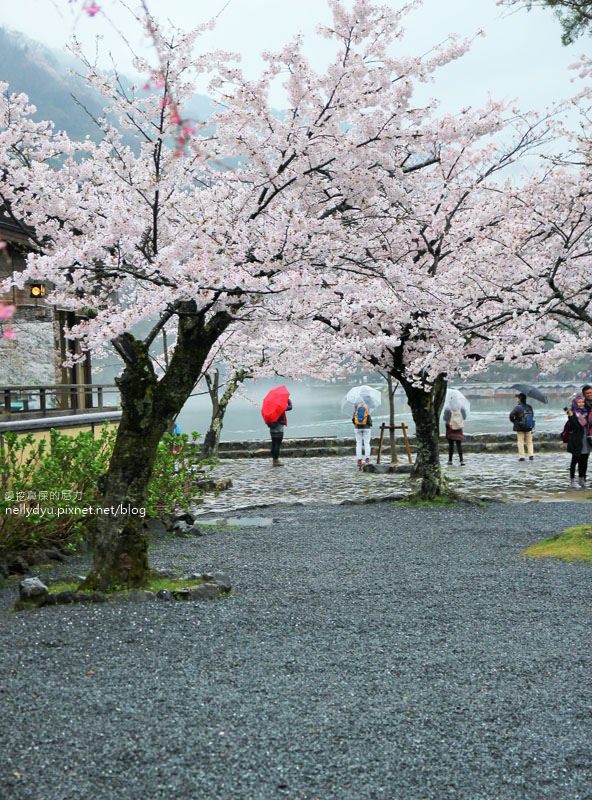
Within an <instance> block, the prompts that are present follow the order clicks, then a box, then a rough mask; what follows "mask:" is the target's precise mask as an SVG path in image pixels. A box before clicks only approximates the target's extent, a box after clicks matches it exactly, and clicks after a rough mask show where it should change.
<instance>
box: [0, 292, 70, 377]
mask: <svg viewBox="0 0 592 800" xmlns="http://www.w3.org/2000/svg"><path fill="white" fill-rule="evenodd" d="M12 327H13V328H14V332H15V338H14V339H12V340H9V339H0V385H1V386H6V385H8V386H10V385H13V386H14V385H21V386H27V385H31V386H39V385H43V384H49V385H51V384H54V383H56V382H57V381H56V358H55V353H56V345H55V330H54V320H53V312H52V310H51V309H50V308H43V307H40V308H34V307H31V306H29V307H25V308H19V309H18V310H17V312H16V314H15V317H14V319H13V322H12Z"/></svg>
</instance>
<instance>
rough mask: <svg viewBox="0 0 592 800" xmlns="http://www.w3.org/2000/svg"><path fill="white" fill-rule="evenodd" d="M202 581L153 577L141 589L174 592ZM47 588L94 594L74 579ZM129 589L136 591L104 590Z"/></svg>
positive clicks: (120, 587)
mask: <svg viewBox="0 0 592 800" xmlns="http://www.w3.org/2000/svg"><path fill="white" fill-rule="evenodd" d="M201 583H203V580H202V579H201V578H162V577H153V578H150V579H149V580H148V582H147V583H146V585H145V586H141V587H140V589H145V590H146V591H149V592H155V593H156V592H160V591H161V590H163V589H166V591H168V592H173V591H175V590H177V589H188V588H189V587H191V586H199V585H200V584H201ZM47 588H48V589H49V593H50V594H61V593H62V592H86V593H88V594H92V593H93V591H94V590H93V589H85V588H83V589H81V588H80V584H79V583H76V582H73V581H56V582H55V583H50V584H49V585H48V587H47ZM128 591H135V587H133V588H129V587H127V586H115V587H114V588H113V590H112V591H110V592H104V594H108V595H109V594H120V593H122V592H128Z"/></svg>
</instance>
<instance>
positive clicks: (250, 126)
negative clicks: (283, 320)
mask: <svg viewBox="0 0 592 800" xmlns="http://www.w3.org/2000/svg"><path fill="white" fill-rule="evenodd" d="M330 6H331V9H332V12H333V22H332V24H331V25H330V26H329V27H327V28H326V29H324V30H323V35H324V36H326V37H327V38H329V39H331V40H332V41H333V42H334V44H335V51H336V52H335V58H334V60H333V61H332V63H331V64H330V65H329V66H328V67H327V69H326V70H324V71H322V72H320V73H316V72H315V71H314V70H312V69H311V68H310V66H309V65H308V64H307V62H306V59H305V58H304V56H303V52H302V45H301V43H299V42H296V43H294V44H292V45H289V46H288V47H286V48H284V49H283V50H282V51H281V52H280V53H279V54H277V55H273V56H272V55H267V61H268V66H267V69H266V70H265V72H264V74H263V76H262V78H261V80H259V81H255V82H252V81H247V80H245V79H244V78H243V77H242V75H241V74H240V72H239V71H238V70H237V69H236V68H234V67H231V66H229V61H228V59H227V57H226V56H224V55H223V54H207V55H202V56H200V57H196V56H195V55H194V53H193V45H194V43H195V41H196V39H197V38H198V36H199V35H200V34H201V33H202V32H203V28H205V27H207V26H203V27H202V29H197V30H195V31H193V32H191V33H189V34H185V35H183V34H180V33H179V32H173V33H172V34H171V35H170V36H165V35H164V34H163V33H162V32H161V29H160V28H159V26H158V25H157V24H156V22H155V21H154V20H153V19H152V18H151V17H150V16H149V15H146V16H145V17H143V24H145V27H146V30H147V31H148V32H149V34H150V36H151V38H152V41H153V43H154V48H155V52H156V57H157V58H156V61H157V66H156V67H152V66H151V65H150V64H149V63H148V62H147V61H145V60H142V59H138V60H137V61H136V69H137V71H138V72H139V73H140V74H143V75H147V76H149V81H148V83H149V84H150V87H151V90H150V91H143V90H141V89H138V88H137V87H133V86H128V85H126V84H125V82H124V81H123V80H122V79H121V78H119V77H118V76H117V75H109V76H107V75H102V74H101V73H100V72H99V70H98V69H97V68H96V67H95V65H94V64H93V63H90V62H88V61H86V62H85V65H86V69H87V74H88V81H89V83H90V84H91V85H92V86H93V87H94V88H96V89H98V90H99V91H100V92H101V93H102V94H103V96H104V97H105V100H106V105H107V107H108V110H107V111H106V113H105V115H104V117H103V118H101V119H97V120H96V123H97V124H98V126H99V127H100V129H101V131H102V134H103V135H102V139H101V141H100V142H99V143H97V144H95V143H93V142H91V141H90V140H85V141H83V142H72V141H70V140H69V139H68V137H67V136H66V135H65V134H63V133H60V132H56V131H54V130H53V128H52V126H51V124H50V123H35V122H33V121H32V120H31V113H32V108H31V107H30V105H29V104H28V101H27V99H26V98H24V97H22V96H15V95H10V94H9V93H8V90H7V88H6V87H3V91H2V100H1V106H0V117H1V119H2V126H1V130H0V160H1V164H0V167H1V168H2V170H3V177H4V181H3V185H2V190H1V197H0V199H1V201H2V203H3V204H4V206H5V208H6V210H7V212H8V213H9V215H10V216H11V217H12V220H13V222H15V223H16V224H20V225H22V226H23V228H24V229H26V231H27V232H28V233H29V236H30V241H31V244H32V247H33V251H32V252H31V254H30V255H29V257H28V265H27V268H26V270H25V272H24V273H21V274H18V275H15V276H14V278H13V281H12V283H13V285H17V286H22V285H23V284H24V282H25V281H26V280H31V279H36V280H43V281H45V282H46V283H48V284H50V285H51V286H52V291H51V294H50V295H49V297H48V300H49V301H50V302H54V303H56V304H59V305H60V306H61V307H63V308H67V309H70V310H72V311H76V312H78V313H82V312H85V313H86V316H87V319H86V321H84V322H82V323H80V324H79V325H77V326H76V327H75V328H73V329H72V330H71V331H69V335H70V336H71V337H73V338H76V339H78V340H79V341H80V344H81V348H82V351H83V352H84V351H85V350H86V349H89V348H92V349H94V350H98V351H100V349H101V348H102V347H103V346H104V344H105V342H111V344H112V346H113V347H114V349H115V351H116V352H117V354H118V355H119V356H120V358H121V360H122V362H123V365H124V370H123V373H122V375H121V376H120V377H119V378H118V385H119V388H120V391H121V402H122V412H123V413H122V420H121V424H120V427H119V431H118V436H117V441H116V445H115V449H114V453H113V458H112V460H111V463H110V465H109V470H108V472H107V474H106V476H105V479H104V481H103V485H102V495H103V504H104V506H106V507H112V508H115V509H118V508H119V509H123V508H125V509H128V510H129V509H135V508H138V507H140V506H141V505H142V503H143V500H144V497H145V491H146V486H147V482H148V479H149V477H150V473H151V469H152V465H153V462H154V457H155V453H156V448H157V445H158V442H159V440H160V438H161V436H162V434H163V432H164V431H165V430H166V428H167V426H168V425H169V424H170V422H171V420H172V419H174V417H175V416H176V415H177V413H178V412H179V410H180V408H181V407H182V405H183V403H184V402H185V400H186V399H187V397H188V396H189V394H190V392H191V391H192V389H193V387H194V385H195V382H196V380H197V379H198V377H199V375H200V373H201V371H202V369H203V365H204V362H205V360H206V359H207V357H208V354H209V353H210V351H211V348H212V346H213V345H214V344H215V342H216V341H217V340H218V338H219V337H220V336H221V335H222V334H223V333H224V332H225V331H226V330H227V329H228V328H229V326H230V325H232V324H234V323H235V322H236V321H242V320H243V319H245V318H247V317H248V316H249V315H250V314H252V313H254V312H255V311H256V312H257V313H263V309H265V308H267V307H268V306H269V305H271V304H273V302H274V299H275V298H276V297H277V296H281V295H282V294H283V293H287V292H289V291H291V290H293V288H294V287H299V288H300V287H303V286H306V285H309V286H310V285H312V284H313V282H314V279H316V275H313V276H310V275H309V269H310V264H311V263H312V261H313V255H314V252H315V248H316V246H317V245H316V242H317V235H316V234H317V231H319V230H322V229H324V228H325V227H327V226H328V227H330V228H332V229H333V230H336V223H335V220H334V217H335V216H339V215H340V214H342V213H343V211H345V210H347V208H348V207H349V206H350V205H351V204H352V203H354V202H355V203H356V205H358V206H363V207H364V208H365V209H371V208H372V207H373V205H374V202H375V199H374V191H373V187H374V185H375V182H376V180H377V177H378V176H391V175H392V176H393V183H395V182H396V178H397V177H399V178H400V177H402V176H403V175H405V174H407V173H411V172H413V171H414V170H416V169H419V168H420V167H421V166H423V165H424V164H426V163H431V162H432V161H433V160H434V155H433V154H432V152H431V147H430V142H431V141H433V127H434V125H435V123H434V121H433V120H432V119H431V114H430V111H429V110H427V111H426V109H421V110H416V109H414V108H413V107H412V105H411V97H412V88H413V84H414V82H417V81H424V80H427V79H428V78H429V77H430V76H431V75H432V74H433V73H434V72H435V71H436V70H437V69H438V67H439V66H441V65H442V64H445V63H447V62H448V61H450V60H451V59H453V58H456V57H458V56H460V55H462V53H463V52H464V51H465V49H466V45H465V44H463V43H456V42H447V43H446V44H445V45H444V46H442V47H440V48H437V49H436V50H434V51H433V52H432V53H431V54H429V55H428V56H427V57H425V58H423V59H421V58H411V57H405V58H395V57H392V56H391V55H389V48H390V47H391V46H392V45H393V43H394V42H396V40H397V38H398V37H399V36H400V33H401V19H402V12H394V11H392V10H390V9H385V8H383V7H375V6H372V5H371V4H370V3H368V2H366V0H356V2H355V3H354V4H353V8H352V10H351V11H347V10H346V9H345V7H344V6H343V5H342V4H341V3H339V2H336V0H332V2H331V3H330ZM208 68H212V69H215V70H216V73H217V74H218V76H219V77H218V78H216V79H215V80H214V82H213V90H214V89H215V90H216V91H218V92H219V98H220V102H221V104H222V106H221V109H222V110H221V111H220V113H219V114H217V115H216V116H215V118H214V119H213V120H212V121H211V124H212V125H213V126H214V131H215V133H214V134H212V133H207V132H206V131H205V130H200V126H199V125H198V124H197V123H196V124H194V125H193V126H192V127H193V128H194V129H195V133H194V132H193V129H192V130H189V129H187V130H185V132H184V133H183V149H182V150H181V151H180V150H179V148H178V147H177V148H175V147H174V139H175V138H179V137H178V134H179V125H180V124H181V123H182V122H183V120H182V116H181V114H180V113H179V109H182V108H183V107H184V104H186V102H187V99H188V98H189V97H190V96H191V94H192V93H193V92H194V91H195V89H194V87H195V76H196V74H198V73H199V72H201V71H203V70H205V69H208ZM281 76H285V77H286V89H287V95H288V108H287V109H286V111H285V112H284V113H282V114H277V113H275V112H274V111H273V110H272V109H271V106H270V103H269V100H268V96H269V89H270V85H271V84H272V83H273V82H274V81H276V80H278V79H281ZM430 126H432V138H431V139H430ZM202 133H203V135H200V134H202ZM124 134H125V135H127V136H133V137H135V139H136V144H134V145H133V146H132V145H130V144H128V143H127V140H126V139H125V138H124ZM179 144H180V143H179ZM418 153H420V154H421V155H420V157H419V159H418V158H417V154H418ZM424 153H425V156H424ZM237 155H239V156H241V158H242V161H241V164H242V165H243V166H241V167H240V168H239V169H236V170H234V171H232V170H228V169H226V170H224V169H223V166H224V165H225V164H227V163H228V161H225V159H229V158H235V157H236V156H237ZM325 241H326V240H325ZM142 320H151V321H152V323H153V324H152V327H151V329H150V332H149V333H148V334H147V335H146V336H144V337H143V338H140V337H138V336H134V335H133V334H132V332H131V331H132V330H133V329H134V325H136V323H138V322H140V321H142ZM173 322H174V324H175V325H176V328H177V337H176V342H175V347H174V351H173V353H172V356H171V358H170V361H169V365H168V368H167V369H166V371H165V372H164V374H162V376H160V377H159V376H158V375H157V372H156V370H155V367H154V363H153V352H152V350H153V345H154V341H155V338H156V337H157V336H158V334H159V333H160V332H161V331H162V329H163V327H164V326H165V325H167V324H171V323H173ZM148 574H149V568H148V560H147V543H146V540H145V537H144V535H143V532H142V529H141V527H140V525H139V519H138V518H137V517H134V516H133V515H132V514H127V515H125V514H123V513H119V514H116V515H115V516H113V517H106V516H105V517H98V518H97V524H96V530H95V535H94V565H93V569H92V571H91V573H90V575H89V576H88V578H87V581H86V583H87V585H88V586H93V587H97V588H103V589H104V588H108V587H110V586H112V585H114V584H121V583H124V584H128V585H142V584H143V583H144V582H145V581H146V579H147V576H148Z"/></svg>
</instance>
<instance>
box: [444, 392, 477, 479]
mask: <svg viewBox="0 0 592 800" xmlns="http://www.w3.org/2000/svg"><path fill="white" fill-rule="evenodd" d="M470 407H471V406H470V403H469V401H468V400H467V398H466V397H465V396H464V394H463V393H462V392H460V391H459V390H458V389H449V390H448V391H447V392H446V402H445V403H444V422H445V424H446V440H447V441H448V466H452V456H453V455H454V446H455V443H456V450H457V452H458V459H459V461H460V465H461V467H464V465H465V461H464V458H463V449H462V443H463V439H464V438H465V432H464V427H465V420H466V418H467V413H468V411H469V409H470Z"/></svg>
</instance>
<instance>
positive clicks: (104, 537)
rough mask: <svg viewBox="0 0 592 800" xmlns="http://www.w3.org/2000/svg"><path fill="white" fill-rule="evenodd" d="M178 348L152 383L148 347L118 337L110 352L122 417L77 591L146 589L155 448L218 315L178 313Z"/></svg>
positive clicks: (224, 318)
mask: <svg viewBox="0 0 592 800" xmlns="http://www.w3.org/2000/svg"><path fill="white" fill-rule="evenodd" d="M180 311H181V315H180V317H179V326H178V337H177V343H176V346H175V349H174V352H173V355H172V358H171V361H170V364H169V366H168V369H167V370H166V373H165V375H164V376H163V377H162V378H161V379H160V380H158V379H157V377H156V375H155V373H154V369H153V366H152V361H151V359H150V356H149V352H148V351H149V345H147V344H146V343H144V342H142V341H140V340H138V339H135V338H134V337H133V336H132V335H131V334H129V333H125V334H123V335H122V336H120V337H119V338H118V339H117V340H115V341H114V346H115V348H116V350H117V351H118V353H119V355H120V356H121V357H122V359H123V360H124V363H125V369H124V371H123V373H122V375H121V376H120V377H119V378H118V379H117V384H118V386H119V389H120V392H121V406H122V412H123V413H122V417H121V422H120V425H119V430H118V432H117V438H116V441H115V447H114V450H113V455H112V457H111V461H110V463H109V469H108V472H107V474H106V475H105V476H104V479H103V486H102V498H101V499H100V501H99V506H100V508H101V509H108V512H107V513H101V512H99V513H98V514H97V515H96V517H95V522H96V525H95V529H94V536H93V551H94V553H93V555H94V557H93V566H92V570H91V572H90V573H89V575H88V576H87V578H86V579H85V581H84V584H83V585H84V586H87V587H91V588H94V589H99V590H103V591H106V590H109V589H112V588H113V587H114V586H127V587H139V586H143V585H145V584H146V582H147V580H148V578H149V574H150V569H149V565H148V540H147V537H146V535H145V533H144V529H143V524H142V523H143V518H142V517H141V516H140V511H141V509H143V508H145V505H146V497H147V490H148V484H149V482H150V478H151V476H152V469H153V467H154V462H155V460H156V455H157V451H158V444H159V442H160V440H161V438H162V435H163V434H164V432H165V431H166V430H167V427H168V426H169V425H170V424H171V422H172V420H173V419H174V418H175V417H176V416H177V414H178V413H179V411H180V410H181V409H182V407H183V405H184V404H185V401H186V400H187V398H188V397H189V395H190V394H191V391H192V389H193V387H194V386H195V383H196V382H197V379H198V377H199V374H200V372H201V370H202V367H203V364H204V362H205V360H206V358H207V356H208V353H209V351H210V349H211V347H212V345H213V344H214V342H215V341H216V339H217V338H218V337H219V336H220V334H221V333H222V332H223V331H224V330H225V328H226V327H227V326H228V324H229V322H230V317H229V316H228V315H227V314H226V313H223V312H221V313H219V314H217V315H216V316H215V317H213V318H212V319H211V320H210V321H209V322H207V323H206V322H205V320H204V318H203V315H200V314H199V313H197V312H196V309H195V305H194V304H193V303H192V302H187V303H183V304H182V307H181V309H180Z"/></svg>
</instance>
